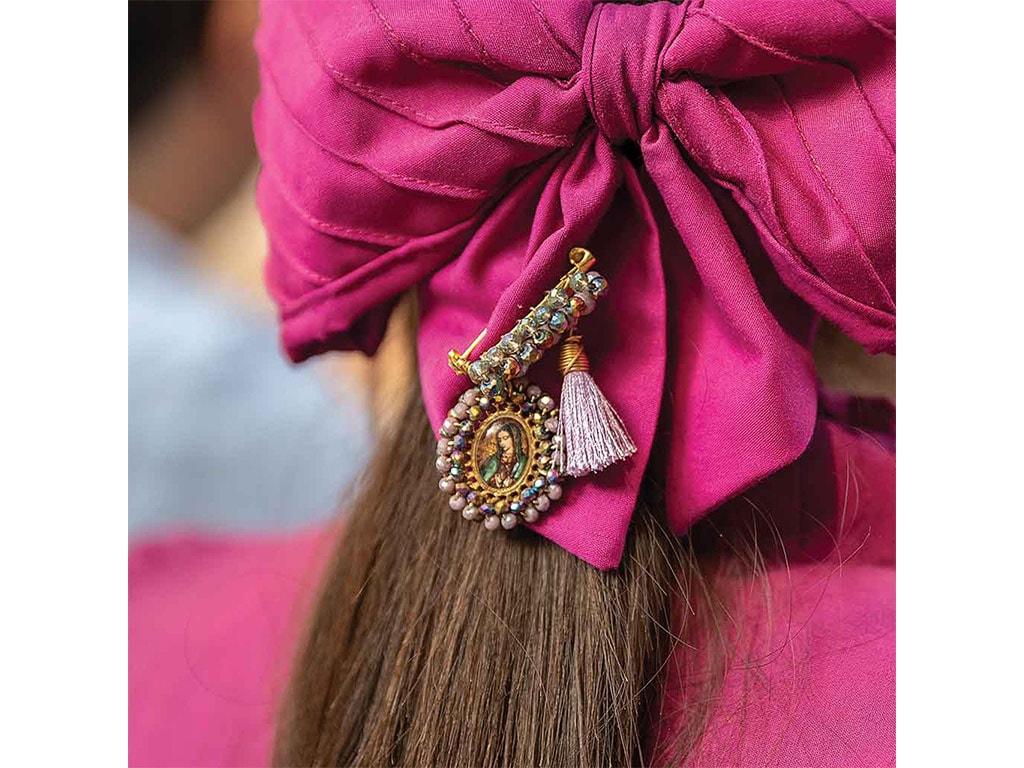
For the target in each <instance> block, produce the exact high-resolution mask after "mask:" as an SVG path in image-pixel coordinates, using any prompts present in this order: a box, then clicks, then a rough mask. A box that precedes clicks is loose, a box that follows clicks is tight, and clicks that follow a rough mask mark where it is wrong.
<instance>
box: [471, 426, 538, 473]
mask: <svg viewBox="0 0 1024 768" xmlns="http://www.w3.org/2000/svg"><path fill="white" fill-rule="evenodd" d="M532 441H533V438H532V437H531V435H530V429H529V427H528V426H527V424H526V422H525V421H523V420H522V419H521V418H520V417H519V416H518V415H513V414H510V413H507V412H506V413H498V414H495V415H494V416H493V417H491V418H490V419H489V420H488V421H487V422H486V423H484V424H483V425H481V428H480V433H479V436H478V437H477V439H476V440H475V441H474V446H473V463H474V464H475V465H476V467H475V468H476V472H477V476H478V477H479V478H480V482H481V484H483V485H485V486H487V487H489V488H492V489H494V490H501V491H511V490H514V489H516V488H517V487H518V486H520V485H521V484H522V483H523V481H524V480H525V479H526V474H527V471H528V470H529V468H530V462H531V457H532V455H533V444H532Z"/></svg>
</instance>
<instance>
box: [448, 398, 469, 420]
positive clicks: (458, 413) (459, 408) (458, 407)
mask: <svg viewBox="0 0 1024 768" xmlns="http://www.w3.org/2000/svg"><path fill="white" fill-rule="evenodd" d="M468 412H469V406H468V405H466V404H465V403H463V402H458V403H456V404H455V407H454V408H452V416H454V417H455V418H456V419H464V418H466V413H468Z"/></svg>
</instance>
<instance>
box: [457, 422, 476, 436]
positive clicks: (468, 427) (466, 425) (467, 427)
mask: <svg viewBox="0 0 1024 768" xmlns="http://www.w3.org/2000/svg"><path fill="white" fill-rule="evenodd" d="M472 431H473V423H472V422H469V421H464V422H462V424H460V425H459V432H461V433H462V434H464V435H468V434H469V433H470V432H472Z"/></svg>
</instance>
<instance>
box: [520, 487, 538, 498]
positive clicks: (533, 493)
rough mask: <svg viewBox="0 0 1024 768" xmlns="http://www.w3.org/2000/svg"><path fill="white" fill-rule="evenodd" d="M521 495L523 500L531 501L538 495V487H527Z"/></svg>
mask: <svg viewBox="0 0 1024 768" xmlns="http://www.w3.org/2000/svg"><path fill="white" fill-rule="evenodd" d="M520 495H521V496H522V499H523V501H529V500H530V499H532V498H533V497H534V496H536V495H537V489H536V488H533V487H530V488H527V489H526V490H525V491H523V492H522V493H521V494H520Z"/></svg>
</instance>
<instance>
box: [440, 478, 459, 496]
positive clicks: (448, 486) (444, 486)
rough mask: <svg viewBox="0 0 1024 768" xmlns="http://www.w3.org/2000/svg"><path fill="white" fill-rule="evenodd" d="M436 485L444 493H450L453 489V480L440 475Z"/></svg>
mask: <svg viewBox="0 0 1024 768" xmlns="http://www.w3.org/2000/svg"><path fill="white" fill-rule="evenodd" d="M437 487H438V488H440V489H441V490H442V491H444V492H445V493H451V492H452V491H454V490H455V480H453V479H452V478H450V477H442V478H441V481H440V482H439V483H438V484H437Z"/></svg>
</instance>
